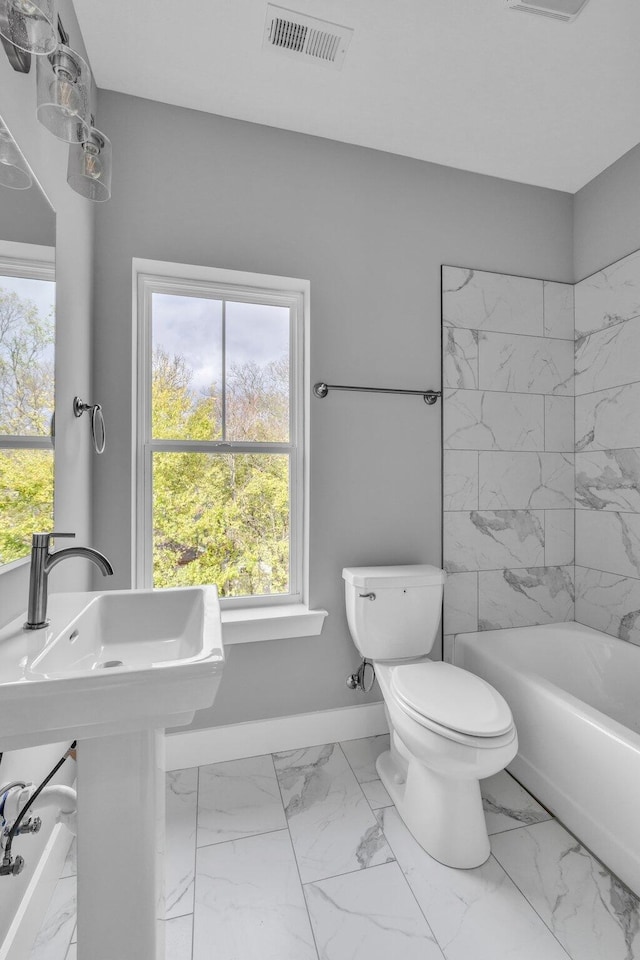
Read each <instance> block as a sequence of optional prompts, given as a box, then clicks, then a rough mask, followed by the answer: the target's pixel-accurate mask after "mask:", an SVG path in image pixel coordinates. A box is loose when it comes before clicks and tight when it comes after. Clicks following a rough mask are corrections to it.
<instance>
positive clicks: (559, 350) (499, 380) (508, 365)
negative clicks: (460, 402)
mask: <svg viewBox="0 0 640 960" xmlns="http://www.w3.org/2000/svg"><path fill="white" fill-rule="evenodd" d="M478 354H479V356H478V364H479V384H478V386H479V387H480V389H481V390H502V391H504V392H506V393H544V394H551V395H555V394H557V395H561V396H573V356H574V346H573V340H552V339H550V338H547V337H532V336H520V337H518V336H514V335H513V334H505V333H480V334H479V339H478Z"/></svg>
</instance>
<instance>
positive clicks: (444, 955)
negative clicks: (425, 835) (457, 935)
mask: <svg viewBox="0 0 640 960" xmlns="http://www.w3.org/2000/svg"><path fill="white" fill-rule="evenodd" d="M385 809H387V810H388V809H389V808H388V807H385ZM395 809H396V808H395V805H394V810H395ZM396 812H397V811H396ZM398 816H399V817H400V814H399V813H398ZM376 820H378V818H377V817H376ZM400 820H401V821H402V823H403V824H404V820H402V817H400ZM378 823H380V820H378ZM380 826H381V828H382V835H383V836H384V839H385V840H386V842H387V844H388V845H389V849H390V850H391V852H392V853H393V856H394V857H395V860H394V863H397V864H398V869H399V870H400V873H401V874H402V877H403V879H404V882H405V883H406V885H407V887H408V888H409V891H410V893H411V896H412V897H413V899H414V901H415V903H416V906H417V908H418V910H419V911H420V914H421V916H422V917H424V922H425V923H426V925H427V929H428V931H429V933H430V934H431V936H432V937H433V942H434V943H435V944H436V946H437V947H438V949H439V951H440V953H441V954H442V958H443V960H446V958H447V954H446V953H445V950H444V947H443V946H442V944H441V943H440V941H439V940H438V938H437V937H436V935H435V932H434V930H433V929H432V927H431V924H430V923H429V920H428V918H427V915H426V913H425V912H424V910H423V909H422V906H421V904H420V901H419V900H418V898H417V896H416V894H415V891H414V889H413V887H412V886H411V882H410V881H409V878H408V876H407V874H406V872H405V870H404V868H403V866H402V864H401V863H400V861H399V860H398V856H397V854H396V852H395V850H394V849H393V844H392V843H391V841H390V840H389V838H388V837H387V835H386V833H385V832H384V817H383V823H381V824H380ZM425 852H426V851H425ZM427 856H428V854H427Z"/></svg>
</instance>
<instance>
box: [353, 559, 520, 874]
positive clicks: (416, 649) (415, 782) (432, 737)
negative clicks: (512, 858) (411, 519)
mask: <svg viewBox="0 0 640 960" xmlns="http://www.w3.org/2000/svg"><path fill="white" fill-rule="evenodd" d="M342 577H343V579H344V581H345V601H346V607H347V620H348V623H349V630H350V632H351V636H352V639H353V642H354V643H355V645H356V647H357V648H358V650H359V651H360V653H361V654H362V656H363V657H366V658H367V659H369V660H371V661H372V662H373V665H374V669H375V673H376V678H377V680H378V683H379V685H380V689H381V691H382V696H383V698H384V703H385V712H386V715H387V721H388V723H389V730H390V733H391V746H390V750H388V751H387V752H386V753H383V754H381V755H380V756H379V757H378V760H377V763H376V766H377V769H378V773H379V775H380V779H381V780H382V782H383V783H384V785H385V787H386V788H387V790H388V792H389V794H390V796H391V799H392V800H393V802H394V804H395V805H396V807H397V809H398V813H399V814H400V816H401V817H402V819H403V820H404V822H405V824H406V825H407V827H408V828H409V830H410V831H411V833H412V834H413V836H414V837H415V838H416V840H417V841H418V843H419V844H420V845H421V846H422V847H423V848H424V849H425V850H426V851H427V853H428V854H430V855H431V856H432V857H434V858H435V859H436V860H438V861H440V863H444V864H446V865H447V866H450V867H462V868H471V867H477V866H479V865H480V864H482V863H484V862H485V860H486V859H487V857H488V856H489V854H490V852H491V849H490V846H489V837H488V834H487V826H486V823H485V818H484V811H483V809H482V798H481V796H480V782H479V781H480V780H482V779H483V778H484V777H490V776H492V775H493V774H495V773H498V771H500V770H502V769H503V768H504V767H505V766H506V765H507V764H508V763H510V762H511V760H513V758H514V757H515V755H516V753H517V750H518V738H517V734H516V729H515V725H514V722H513V717H512V715H511V711H510V709H509V706H508V704H507V702H506V701H505V700H504V699H503V697H501V695H500V694H499V693H498V691H497V690H494V688H493V687H492V686H490V684H488V683H486V682H485V681H484V680H482V679H481V678H480V677H477V676H475V675H474V674H472V673H469V672H468V671H467V670H462V669H461V668H460V667H455V666H453V665H452V664H449V663H442V662H436V661H433V660H429V659H427V654H428V653H430V651H431V648H432V647H433V644H434V641H435V638H436V634H437V631H438V625H439V623H440V614H441V609H442V590H443V586H444V581H445V578H446V574H445V572H444V571H443V570H439V569H438V568H437V567H432V566H427V565H424V564H419V565H413V564H412V565H408V566H389V567H346V568H345V569H344V570H343V571H342Z"/></svg>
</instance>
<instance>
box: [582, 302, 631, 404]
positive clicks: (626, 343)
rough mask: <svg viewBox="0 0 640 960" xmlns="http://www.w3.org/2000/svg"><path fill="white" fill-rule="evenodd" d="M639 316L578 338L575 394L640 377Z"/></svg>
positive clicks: (601, 388) (615, 385)
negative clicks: (639, 360)
mask: <svg viewBox="0 0 640 960" xmlns="http://www.w3.org/2000/svg"><path fill="white" fill-rule="evenodd" d="M639 356H640V317H636V318H635V319H634V320H628V321H627V322H626V323H617V324H615V326H613V327H608V328H607V329H606V330H600V331H598V333H592V334H590V335H589V336H588V337H582V338H581V339H580V340H577V341H576V394H577V395H579V394H583V393H593V392H594V391H595V390H605V389H607V388H609V387H619V386H621V385H622V384H625V383H634V382H636V381H637V380H638V379H640V371H639V369H638V357H639Z"/></svg>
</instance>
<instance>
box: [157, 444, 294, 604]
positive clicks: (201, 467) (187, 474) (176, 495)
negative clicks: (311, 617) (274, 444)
mask: <svg viewBox="0 0 640 960" xmlns="http://www.w3.org/2000/svg"><path fill="white" fill-rule="evenodd" d="M202 583H215V584H217V586H218V590H219V592H220V596H221V597H246V596H265V595H267V594H286V593H288V591H289V458H288V456H286V455H284V456H283V455H280V454H278V455H275V454H234V455H231V454H207V453H154V454H153V585H154V587H177V586H193V585H197V584H202Z"/></svg>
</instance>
